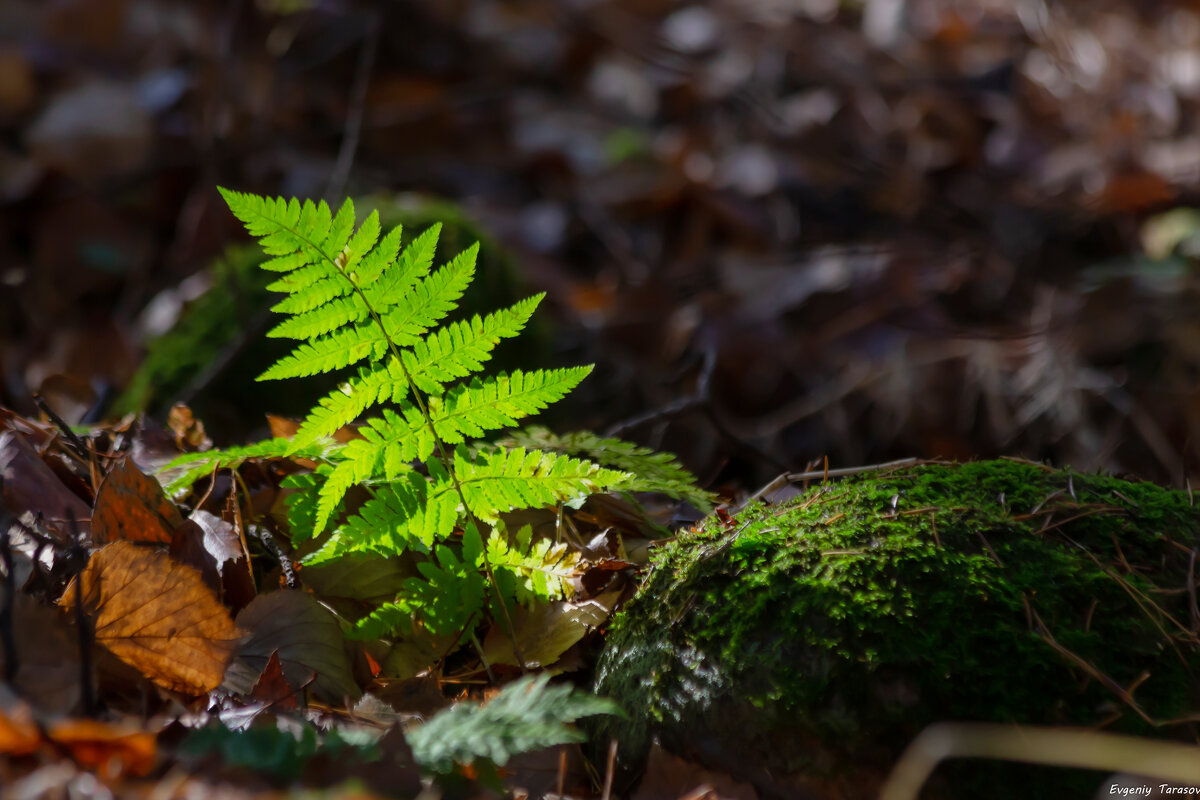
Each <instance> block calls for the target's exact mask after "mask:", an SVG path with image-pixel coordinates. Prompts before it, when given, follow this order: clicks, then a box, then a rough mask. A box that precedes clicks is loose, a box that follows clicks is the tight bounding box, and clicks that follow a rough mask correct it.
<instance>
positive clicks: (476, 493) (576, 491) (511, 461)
mask: <svg viewBox="0 0 1200 800" xmlns="http://www.w3.org/2000/svg"><path fill="white" fill-rule="evenodd" d="M454 473H455V475H457V476H458V481H459V484H460V485H461V486H462V490H463V495H464V497H465V498H466V501H467V507H468V511H469V512H470V513H471V514H473V515H475V516H476V517H477V518H478V519H481V520H483V521H484V522H487V523H494V522H495V521H496V520H497V519H498V518H499V515H500V514H503V513H506V512H508V511H514V510H516V509H518V508H544V507H547V506H554V505H556V504H558V503H560V502H564V501H567V500H572V499H575V498H577V497H582V496H585V495H588V494H594V493H596V492H599V491H603V490H604V489H605V488H606V487H608V486H610V485H613V484H617V483H620V482H621V481H623V480H625V479H626V478H627V477H628V476H627V475H626V474H625V473H624V472H617V471H615V470H610V469H604V468H602V467H598V466H596V465H595V464H592V463H591V462H588V461H582V460H580V459H575V458H570V457H568V456H564V455H560V454H558V453H550V452H544V451H540V450H529V451H526V450H525V449H524V448H523V447H517V448H513V449H512V450H506V449H504V448H495V449H493V450H492V451H491V452H484V453H481V454H480V455H479V456H477V457H476V458H474V459H471V458H468V457H467V453H466V451H465V450H464V449H463V448H461V447H460V448H459V449H458V450H456V451H455V453H454Z"/></svg>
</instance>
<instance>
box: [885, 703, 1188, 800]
mask: <svg viewBox="0 0 1200 800" xmlns="http://www.w3.org/2000/svg"><path fill="white" fill-rule="evenodd" d="M951 758H994V759H1003V760H1005V761H1021V762H1024V763H1026V764H1045V765H1048V766H1056V767H1077V768H1080V769H1093V770H1099V771H1102V772H1127V773H1133V774H1138V775H1153V776H1155V777H1156V778H1158V779H1161V780H1164V781H1175V782H1178V783H1181V784H1186V785H1196V784H1200V748H1197V747H1195V746H1193V745H1186V744H1176V743H1174V742H1163V741H1151V740H1148V739H1143V738H1139V737H1136V736H1122V735H1118V734H1115V733H1101V732H1100V731H1094V730H1078V729H1067V728H1032V727H1015V726H1010V725H994V724H986V723H971V722H959V723H939V724H937V725H931V726H930V727H928V728H926V729H925V730H924V731H922V732H921V735H920V736H918V737H917V738H916V740H914V741H913V743H912V744H911V745H909V747H908V749H907V750H905V751H904V754H903V755H902V756H901V757H900V760H899V761H898V762H897V763H896V766H895V768H894V769H893V770H892V774H891V775H890V776H888V779H887V782H886V783H884V785H883V789H882V790H881V791H880V793H879V798H880V800H915V798H916V797H917V795H918V793H919V792H920V790H921V786H922V785H923V784H924V783H925V781H926V779H927V778H928V777H929V776H930V775H931V774H932V773H933V770H934V769H935V768H936V767H937V765H938V764H939V763H941V762H942V761H946V760H948V759H951Z"/></svg>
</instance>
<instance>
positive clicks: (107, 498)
mask: <svg viewBox="0 0 1200 800" xmlns="http://www.w3.org/2000/svg"><path fill="white" fill-rule="evenodd" d="M182 524H183V515H182V514H180V513H179V509H177V508H175V505H174V504H173V503H172V502H171V501H170V500H168V499H167V496H166V495H165V494H163V490H162V487H161V486H159V484H158V481H156V480H154V478H151V477H150V476H149V475H146V474H145V473H143V472H142V471H141V470H140V469H138V468H137V467H136V466H134V464H133V460H132V459H130V458H128V457H126V458H123V459H121V460H120V461H118V462H117V463H116V465H115V466H113V467H112V469H110V470H109V471H108V474H107V475H105V476H104V480H103V481H101V483H100V488H99V490H97V492H96V503H95V505H94V506H93V507H92V537H93V539H94V540H95V542H96V543H97V544H105V543H107V542H115V541H119V540H122V539H125V540H128V541H131V542H164V543H169V542H170V541H171V536H172V534H173V533H174V532H175V529H176V528H178V527H179V526H180V525H182Z"/></svg>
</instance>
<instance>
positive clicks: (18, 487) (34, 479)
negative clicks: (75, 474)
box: [0, 430, 91, 541]
mask: <svg viewBox="0 0 1200 800" xmlns="http://www.w3.org/2000/svg"><path fill="white" fill-rule="evenodd" d="M0 481H3V490H4V491H3V494H0V502H2V503H3V505H4V507H5V508H6V509H8V511H9V513H11V514H12V515H13V516H15V517H19V516H20V515H21V514H24V513H25V512H32V513H33V514H40V515H41V519H42V523H43V524H44V525H45V526H46V527H48V528H52V529H53V530H54V531H56V532H57V533H58V534H59V536H61V537H62V538H63V540H64V541H66V540H69V538H70V537H72V536H73V535H75V534H86V533H87V532H88V530H89V528H90V525H91V523H90V522H89V516H90V514H89V513H88V507H87V503H85V502H83V501H82V500H80V499H79V497H78V496H77V495H75V494H74V493H72V492H71V491H70V490H69V489H68V488H67V487H66V486H64V485H63V482H62V481H61V480H59V479H58V476H56V475H55V474H54V471H53V470H51V469H50V467H49V466H47V465H46V462H45V461H43V460H42V457H41V456H39V455H38V454H37V451H36V450H34V448H33V446H32V445H30V444H29V442H28V440H27V439H26V437H25V435H24V434H21V433H17V432H16V431H12V430H9V431H4V432H3V433H0Z"/></svg>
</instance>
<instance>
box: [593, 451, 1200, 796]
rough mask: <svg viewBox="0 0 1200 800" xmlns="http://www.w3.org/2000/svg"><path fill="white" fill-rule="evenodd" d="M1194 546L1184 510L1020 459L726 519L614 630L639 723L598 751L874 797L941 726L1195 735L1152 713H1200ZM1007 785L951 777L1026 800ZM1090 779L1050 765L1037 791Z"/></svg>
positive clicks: (848, 489)
mask: <svg viewBox="0 0 1200 800" xmlns="http://www.w3.org/2000/svg"><path fill="white" fill-rule="evenodd" d="M1198 544H1200V513H1197V510H1196V509H1195V508H1193V506H1192V504H1191V502H1190V498H1189V496H1188V495H1187V494H1186V493H1181V492H1175V491H1170V490H1167V489H1163V488H1161V487H1158V486H1154V485H1152V484H1147V483H1137V482H1129V481H1123V480H1118V479H1114V478H1108V477H1101V476H1095V475H1080V474H1073V473H1071V472H1069V471H1057V470H1051V469H1048V468H1045V467H1042V466H1040V465H1036V464H1030V463H1026V462H1015V461H990V462H980V463H972V464H963V465H961V466H956V465H945V464H923V465H918V466H912V467H907V468H903V469H898V470H893V471H888V472H880V473H872V474H864V475H861V476H858V477H855V478H851V479H848V480H845V481H842V482H838V483H831V484H828V485H823V486H819V487H816V488H813V489H811V490H809V491H808V492H806V493H805V494H803V495H801V496H800V497H798V498H796V499H795V500H794V501H791V502H789V503H787V504H784V505H781V506H769V505H763V504H755V505H752V506H750V507H748V508H746V509H744V510H743V511H741V512H740V513H739V514H738V515H737V517H736V518H735V519H732V520H728V521H722V520H721V519H719V518H717V517H710V518H709V519H707V520H706V521H705V522H704V523H702V524H701V525H700V526H698V527H697V528H696V529H695V530H692V531H689V532H687V533H685V534H683V535H681V536H679V537H678V538H677V539H675V540H674V541H673V542H671V543H670V544H669V545H667V546H666V547H664V548H663V549H661V550H660V551H659V552H658V553H657V554H656V556H655V557H654V560H653V567H652V570H651V572H650V574H649V576H648V577H647V579H646V581H645V583H644V585H643V586H642V587H641V589H640V590H639V592H638V594H637V595H636V596H635V597H634V599H633V600H632V601H631V602H630V603H629V604H628V605H627V606H626V607H625V609H624V610H623V611H622V612H621V614H620V615H619V616H618V617H617V619H616V620H615V621H614V624H613V627H612V630H611V633H610V635H609V637H608V641H607V644H606V647H605V650H604V653H603V655H602V658H601V660H600V663H599V665H598V667H597V678H596V687H595V688H596V691H597V692H598V693H600V694H603V695H607V696H610V697H614V698H617V699H618V700H619V701H620V702H621V703H622V704H623V705H624V706H625V708H626V709H627V710H628V712H629V714H630V718H629V719H628V720H625V721H621V720H616V719H610V720H607V721H605V722H604V723H603V726H604V727H603V729H601V730H598V731H596V732H595V737H594V738H595V739H598V740H599V741H602V742H603V741H607V740H608V738H609V737H616V738H617V739H619V741H620V742H621V750H620V752H622V753H623V754H624V759H625V766H626V769H627V770H630V771H633V770H634V769H635V768H636V766H637V765H638V761H639V759H640V758H641V757H642V756H643V755H644V754H645V753H646V751H647V749H648V747H649V744H650V741H651V739H652V738H654V737H657V738H658V739H659V740H660V741H661V742H662V744H663V746H665V747H666V748H667V749H669V750H672V751H674V752H677V753H679V754H681V755H684V756H687V757H691V758H693V759H695V760H697V761H700V762H702V763H706V764H708V765H710V766H714V767H718V768H720V769H724V770H726V771H728V772H730V773H732V774H734V775H735V776H737V777H739V778H742V779H747V780H751V781H753V782H754V783H755V784H756V785H758V786H759V787H760V789H762V790H765V791H766V793H767V794H769V795H772V794H773V795H775V796H781V797H787V796H794V794H793V793H795V792H798V791H800V790H801V789H804V788H807V789H809V790H814V789H815V790H817V793H818V796H820V795H821V794H835V795H837V796H844V797H870V796H874V792H875V790H876V789H877V788H878V786H877V783H876V780H877V779H878V778H879V777H881V776H885V775H886V773H887V770H888V768H889V767H890V765H891V763H892V761H893V760H894V759H895V757H896V756H897V755H898V754H899V752H900V750H902V749H903V747H904V746H905V745H906V744H907V743H908V742H909V741H910V740H911V739H912V738H913V737H914V736H915V735H916V734H917V733H918V732H919V731H920V730H921V729H922V728H923V727H924V726H925V725H927V724H929V723H931V722H934V721H938V720H977V721H980V720H982V721H1012V722H1020V723H1042V724H1070V725H1109V726H1110V727H1111V728H1115V729H1120V730H1128V731H1134V732H1140V733H1154V734H1155V735H1179V736H1184V737H1190V738H1194V737H1195V735H1196V731H1195V729H1194V727H1189V726H1180V725H1168V726H1163V727H1155V726H1154V725H1152V724H1150V723H1148V722H1147V721H1146V718H1149V719H1151V720H1153V721H1163V720H1171V719H1175V718H1178V717H1182V716H1185V715H1188V714H1194V713H1196V712H1197V711H1200V684H1198V673H1197V667H1200V651H1198V647H1197V644H1198V640H1197V632H1196V630H1195V625H1196V622H1195V620H1194V617H1193V613H1194V612H1193V610H1192V607H1191V605H1190V604H1192V603H1194V602H1195V600H1194V598H1195V593H1194V591H1190V590H1189V561H1190V560H1191V559H1192V554H1193V552H1194V548H1196V547H1197V545H1198ZM1107 681H1111V682H1112V685H1105V684H1106V682H1107ZM1114 685H1115V686H1117V687H1130V688H1129V691H1130V694H1131V695H1132V699H1133V702H1135V703H1136V705H1137V707H1136V708H1134V707H1132V706H1131V705H1130V703H1129V702H1127V698H1126V699H1122V697H1121V696H1120V693H1119V691H1114V689H1113V688H1112V687H1113V686H1114ZM1132 687H1136V688H1132ZM992 769H993V767H992V766H991V765H983V764H980V763H979V762H975V763H972V764H968V765H967V766H966V767H965V768H963V767H962V766H960V767H959V768H957V769H953V768H952V769H950V770H946V769H942V770H939V775H940V776H941V777H940V778H939V780H941V781H942V783H943V788H947V787H949V790H950V792H951V794H957V795H958V796H963V797H967V796H973V797H984V796H1012V794H1013V791H1014V787H1013V784H1012V783H1011V781H1006V782H1003V783H999V782H996V781H994V780H991V779H990V778H988V777H987V776H988V775H989V774H991V773H992ZM1010 769H1011V768H1010ZM871 775H874V776H875V778H874V779H873V778H871V777H869V776H871ZM1079 778H1080V775H1079V774H1075V775H1074V776H1073V777H1072V776H1071V775H1069V774H1068V773H1067V772H1066V771H1057V772H1056V771H1049V770H1043V771H1042V772H1041V773H1039V775H1038V780H1037V781H1036V782H1035V783H1030V784H1029V785H1023V786H1022V787H1021V790H1020V794H1021V796H1029V795H1030V794H1034V795H1038V794H1040V795H1044V796H1052V795H1056V794H1057V795H1058V796H1063V795H1062V794H1061V792H1062V791H1063V790H1064V788H1066V787H1065V786H1064V783H1063V781H1067V782H1069V781H1070V780H1072V779H1075V780H1078V779H1079ZM1087 779H1088V780H1090V781H1091V787H1092V788H1094V787H1095V786H1096V785H1097V784H1098V783H1099V777H1098V776H1095V775H1092V776H1087ZM1084 785H1085V786H1086V785H1087V783H1086V782H1085V783H1084Z"/></svg>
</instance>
